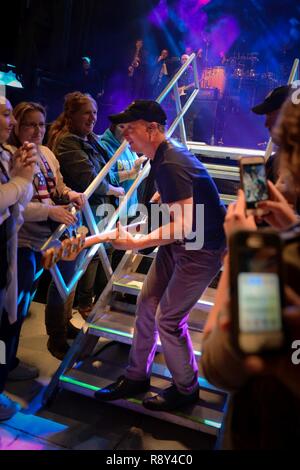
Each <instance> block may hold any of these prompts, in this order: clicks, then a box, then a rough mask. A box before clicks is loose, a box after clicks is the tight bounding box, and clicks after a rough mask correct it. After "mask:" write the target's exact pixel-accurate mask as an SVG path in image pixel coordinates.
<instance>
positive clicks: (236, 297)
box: [230, 231, 284, 354]
mask: <svg viewBox="0 0 300 470" xmlns="http://www.w3.org/2000/svg"><path fill="white" fill-rule="evenodd" d="M281 249H282V245H281V240H280V237H279V235H278V234H276V233H270V232H250V231H247V232H246V231H243V232H236V233H235V234H233V236H232V237H231V239H230V288H231V301H232V304H231V310H232V325H233V328H232V333H233V341H234V344H235V345H236V347H237V348H238V349H239V350H240V351H242V352H243V353H245V354H261V353H263V352H267V351H274V350H279V349H281V348H282V346H283V343H284V333H283V322H282V308H283V285H282V262H281Z"/></svg>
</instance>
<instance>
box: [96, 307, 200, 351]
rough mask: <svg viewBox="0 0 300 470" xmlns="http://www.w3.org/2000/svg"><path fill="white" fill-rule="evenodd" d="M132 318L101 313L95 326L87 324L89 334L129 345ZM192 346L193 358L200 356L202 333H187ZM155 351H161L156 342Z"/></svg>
mask: <svg viewBox="0 0 300 470" xmlns="http://www.w3.org/2000/svg"><path fill="white" fill-rule="evenodd" d="M97 314H98V315H99V312H97ZM134 320H135V318H134V316H132V315H129V314H126V313H122V312H113V311H111V312H108V313H107V312H103V313H101V318H99V320H98V321H97V324H94V323H89V324H88V327H89V333H91V334H93V335H95V336H99V337H102V338H108V339H112V340H114V341H119V342H120V343H125V344H131V343H132V338H133V331H134ZM189 333H190V336H191V340H192V343H193V346H194V354H195V356H201V345H202V332H201V331H198V330H196V329H195V330H190V331H189ZM157 350H158V351H162V348H161V342H160V340H158V343H157Z"/></svg>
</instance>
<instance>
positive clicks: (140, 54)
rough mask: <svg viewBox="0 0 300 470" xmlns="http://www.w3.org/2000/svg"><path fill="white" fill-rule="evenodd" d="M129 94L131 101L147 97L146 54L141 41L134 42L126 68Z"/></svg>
mask: <svg viewBox="0 0 300 470" xmlns="http://www.w3.org/2000/svg"><path fill="white" fill-rule="evenodd" d="M128 78H129V92H130V94H131V98H132V99H133V100H135V99H139V98H147V95H148V53H147V51H146V49H145V47H144V42H143V40H142V39H137V40H136V42H135V48H134V52H133V54H132V55H131V59H130V63H129V66H128Z"/></svg>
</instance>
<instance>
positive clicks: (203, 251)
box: [95, 100, 225, 411]
mask: <svg viewBox="0 0 300 470" xmlns="http://www.w3.org/2000/svg"><path fill="white" fill-rule="evenodd" d="M166 119H167V117H166V114H165V112H164V110H163V109H162V107H161V106H160V105H159V104H158V103H157V102H155V101H150V100H137V101H134V102H133V103H132V104H131V105H130V106H129V107H128V108H127V109H126V110H125V111H124V112H122V113H120V114H117V115H113V116H110V120H111V121H112V123H114V124H116V125H119V126H120V128H121V129H122V132H123V136H124V137H125V139H126V140H127V141H128V143H129V145H130V147H131V150H133V151H135V152H138V153H144V154H145V155H146V156H147V157H148V158H149V159H150V160H151V172H150V175H149V178H154V180H155V183H156V187H157V190H158V193H159V195H160V198H161V202H162V203H163V204H164V205H165V207H167V208H168V210H169V219H168V222H167V223H165V224H164V225H163V226H162V227H159V228H158V229H156V230H154V231H152V232H151V233H149V234H147V235H143V236H142V237H141V238H139V239H136V238H134V237H133V236H132V235H131V234H130V233H128V232H126V231H125V229H124V228H123V227H121V226H120V225H119V228H118V237H117V239H116V240H115V241H114V246H115V247H116V248H118V249H123V250H124V249H129V250H130V249H138V250H139V249H145V248H148V247H151V246H159V249H158V253H157V256H156V258H155V260H154V262H153V263H152V266H151V268H150V271H149V272H148V275H147V277H146V279H145V281H144V284H143V288H142V291H141V294H140V296H139V299H138V304H137V312H136V322H135V330H134V337H133V343H132V347H131V351H130V356H129V364H128V367H127V369H126V375H125V376H122V377H120V378H119V379H118V381H117V382H115V383H113V384H111V385H109V386H107V387H106V388H104V389H101V390H98V391H97V392H96V394H95V397H96V398H97V399H99V400H115V399H119V398H124V397H129V396H132V395H136V394H139V393H142V392H146V391H148V390H149V387H150V375H151V368H152V363H153V360H154V355H155V351H156V344H157V339H158V334H159V337H160V341H161V344H162V348H163V352H164V356H165V360H166V364H167V366H168V368H169V370H170V372H171V374H172V378H173V385H172V386H171V387H169V388H167V389H166V390H164V391H163V392H162V393H160V394H158V395H155V396H153V397H146V398H145V399H144V401H143V405H144V406H145V407H146V408H148V409H151V410H156V411H169V410H173V409H176V408H178V407H181V406H184V405H188V404H191V403H195V402H197V401H198V397H199V395H198V394H199V385H198V368H197V364H196V360H195V356H194V352H193V346H192V343H191V339H190V335H189V332H188V326H187V321H188V316H189V312H190V310H191V309H192V308H193V306H194V305H195V303H196V302H197V300H198V299H199V298H200V297H201V295H202V293H203V291H204V290H205V289H206V287H207V286H208V285H209V283H210V282H211V280H212V279H213V278H214V277H215V275H216V274H217V273H218V271H219V270H220V267H221V257H222V254H223V251H224V246H225V240H224V232H223V220H224V215H225V209H224V207H223V205H222V203H221V202H220V199H219V195H218V191H217V188H216V186H215V184H214V182H213V181H212V179H211V177H210V176H209V174H208V173H207V171H206V169H205V168H204V166H203V165H202V164H201V163H200V162H199V161H198V160H197V158H196V157H195V156H194V155H193V154H191V153H190V152H189V151H188V150H187V149H186V148H185V147H183V146H180V145H179V144H177V143H176V144H175V143H173V142H171V141H170V140H168V139H167V137H166V134H165V124H166ZM199 208H200V211H199ZM199 214H200V215H199Z"/></svg>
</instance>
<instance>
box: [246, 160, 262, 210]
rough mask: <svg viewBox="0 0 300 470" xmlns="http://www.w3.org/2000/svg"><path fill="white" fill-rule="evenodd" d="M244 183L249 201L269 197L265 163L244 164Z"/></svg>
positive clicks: (247, 200)
mask: <svg viewBox="0 0 300 470" xmlns="http://www.w3.org/2000/svg"><path fill="white" fill-rule="evenodd" d="M243 185H244V191H245V197H246V202H247V203H255V202H258V201H264V200H266V199H268V189H267V182H266V170H265V165H263V164H257V165H243Z"/></svg>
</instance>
